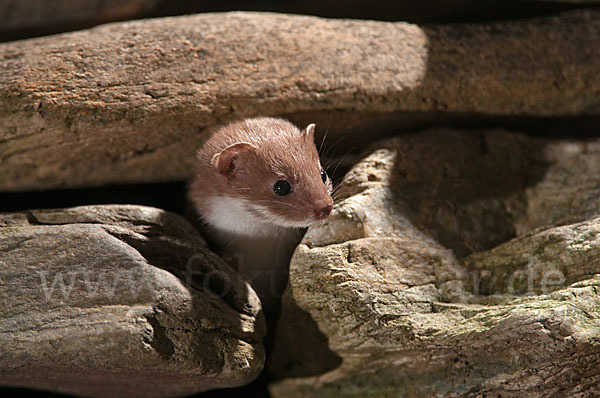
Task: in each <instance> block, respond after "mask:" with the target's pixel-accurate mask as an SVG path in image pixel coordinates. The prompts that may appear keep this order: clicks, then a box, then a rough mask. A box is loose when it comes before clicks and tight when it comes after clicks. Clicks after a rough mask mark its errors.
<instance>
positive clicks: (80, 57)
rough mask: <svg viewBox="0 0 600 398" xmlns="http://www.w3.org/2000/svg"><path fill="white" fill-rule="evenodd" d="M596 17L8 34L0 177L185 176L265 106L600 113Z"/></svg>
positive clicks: (98, 180)
mask: <svg viewBox="0 0 600 398" xmlns="http://www.w3.org/2000/svg"><path fill="white" fill-rule="evenodd" d="M599 16H600V13H598V12H597V11H595V10H585V11H578V12H573V13H566V14H561V15H559V16H553V17H548V18H543V19H531V20H521V21H512V22H503V23H494V24H462V25H461V24H453V25H432V26H427V27H423V28H421V27H418V26H416V25H410V24H406V23H400V22H399V23H386V22H373V21H349V20H325V19H320V18H315V17H306V16H290V15H277V14H267V13H226V14H204V15H195V16H185V17H177V18H163V19H156V20H145V21H137V22H127V23H117V24H111V25H106V26H101V27H98V28H95V29H91V30H87V31H81V32H75V33H69V34H64V35H58V36H53V37H46V38H40V39H35V40H28V41H22V42H15V43H4V44H1V45H0V69H1V70H2V71H3V73H2V74H0V104H1V106H0V190H5V191H19V190H38V189H46V188H58V187H82V186H99V185H104V184H108V183H132V182H149V181H169V180H182V179H187V178H188V177H189V176H190V173H191V172H192V170H193V163H194V152H195V150H196V148H197V147H198V146H199V145H200V144H201V142H202V141H203V140H204V139H206V137H207V136H208V134H210V131H211V129H212V128H214V127H215V126H217V125H219V124H221V123H223V122H226V121H229V120H232V119H236V118H241V117H247V116H253V115H259V114H260V115H284V116H287V117H289V118H291V119H292V120H293V121H296V122H298V123H301V124H304V123H305V122H307V121H308V120H309V119H310V121H315V122H317V126H318V131H319V132H320V134H323V132H324V131H326V130H329V132H330V133H329V139H330V140H331V142H334V141H335V140H336V139H337V138H339V137H342V136H344V137H346V138H347V142H357V140H358V142H360V144H361V145H364V140H365V137H367V139H373V138H376V135H373V133H372V132H373V131H374V129H373V126H374V125H386V126H389V125H391V124H393V126H394V131H396V130H397V129H398V128H401V127H402V126H411V125H414V124H415V123H417V124H423V123H433V122H434V121H435V122H436V123H438V122H439V121H440V118H443V117H444V115H446V116H447V117H453V116H456V115H488V116H489V115H495V116H507V115H528V116H575V115H588V116H598V114H599V113H600V108H598V101H597V92H598V90H600V81H599V80H598V79H597V78H596V77H597V71H598V69H599V68H600V53H599V52H598V51H596V48H597V47H598V44H600V17H599ZM334 114H335V117H332V115H334ZM353 140H354V141H353Z"/></svg>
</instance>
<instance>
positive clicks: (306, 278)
mask: <svg viewBox="0 0 600 398" xmlns="http://www.w3.org/2000/svg"><path fill="white" fill-rule="evenodd" d="M599 143H600V140H594V141H575V140H569V139H564V140H545V139H541V138H531V137H527V136H524V135H521V134H518V133H511V132H507V131H499V130H494V131H484V132H474V131H456V130H449V129H436V130H431V131H428V132H422V133H420V134H406V135H403V136H400V137H398V138H396V139H392V140H389V141H385V142H382V143H380V144H378V145H376V146H375V147H374V148H373V149H372V150H370V151H369V155H368V156H366V157H365V158H364V159H363V160H362V161H361V162H359V163H358V164H357V165H356V166H355V167H354V168H353V169H352V170H351V171H350V172H349V173H348V174H347V176H346V178H345V179H344V181H343V183H342V184H341V187H340V188H339V191H338V194H339V196H340V201H339V203H338V205H337V206H336V209H335V210H334V212H333V213H332V215H331V216H330V218H329V219H328V220H327V221H326V222H324V224H323V225H321V226H319V227H317V228H312V229H310V230H309V232H308V233H307V235H306V236H305V237H304V240H303V243H302V244H301V245H300V246H299V247H298V249H297V251H296V253H295V255H294V257H293V259H292V263H291V266H290V285H289V291H288V292H287V294H288V295H289V297H290V300H289V301H287V302H284V303H285V305H286V307H284V308H283V312H284V313H286V312H293V311H295V310H294V308H293V306H292V307H290V302H291V303H292V304H293V305H294V306H298V307H299V308H300V309H301V311H304V312H307V313H308V314H309V315H310V316H311V317H312V319H313V320H314V322H315V323H316V324H317V326H318V328H319V330H320V331H321V333H323V334H324V335H325V337H326V338H327V339H328V344H329V349H330V350H331V352H330V353H325V354H321V355H324V357H325V358H331V357H332V355H338V356H339V357H341V364H340V365H339V366H337V367H335V368H333V369H331V368H329V369H327V370H328V371H326V372H324V373H321V374H315V373H313V374H312V375H311V374H304V375H303V374H299V373H296V374H292V375H293V376H295V378H289V379H285V380H282V381H278V382H275V383H273V384H272V385H271V387H270V390H271V392H272V395H273V396H274V397H294V396H298V397H300V396H315V397H325V396H333V395H336V396H351V395H352V396H354V395H365V396H432V397H433V396H448V397H470V396H473V397H474V396H481V395H486V396H488V395H489V396H503V397H507V396H508V397H512V396H515V397H516V396H523V395H527V396H532V397H541V396H549V395H553V394H554V395H560V396H596V395H598V394H600V390H599V388H598V386H599V385H600V384H599V383H600V373H599V372H598V369H599V368H600V337H598V336H600V312H599V311H598V308H600V295H599V294H598V291H599V290H598V289H599V288H600V275H599V274H600V260H599V259H600V201H598V200H597V199H598V198H599V197H600V195H599V194H600V180H599V177H598V173H597V170H598V169H597V168H594V167H597V164H598V163H597V162H598V161H599V160H600V151H598V144H599ZM566 148H569V149H570V150H565V149H566ZM575 159H578V161H579V162H578V163H579V164H581V165H582V168H581V169H579V168H577V167H576V163H577V162H575ZM578 174H581V176H580V177H579V176H578V177H575V176H577V175H578ZM570 177H572V178H570ZM586 178H587V180H586ZM584 181H587V182H586V183H584ZM577 188H579V189H581V190H578V189H577ZM545 192H552V193H553V195H555V197H554V198H553V200H552V201H553V203H556V204H557V205H559V206H560V208H558V209H554V210H553V211H552V212H547V206H549V204H547V203H542V202H540V201H538V200H537V198H538V197H539V196H540V195H543V194H544V193H545ZM588 195H589V198H595V199H596V200H595V201H593V200H591V199H589V200H588V199H585V198H587V197H588ZM544 215H545V216H544ZM557 223H561V224H563V225H558V226H557V225H556V224H557ZM287 317H288V318H292V317H293V313H292V314H288V316H287ZM295 330H296V332H295V335H294V337H293V338H296V339H304V340H310V339H314V338H315V337H314V333H313V336H306V335H305V334H304V333H303V332H305V331H307V330H310V329H309V328H304V329H303V328H302V326H301V325H298V326H297V327H296V328H295ZM298 330H300V332H298ZM279 332H280V333H288V334H289V333H290V332H289V331H288V332H286V331H285V328H282V329H280V330H279ZM280 339H282V340H285V339H287V340H292V337H290V336H289V335H284V336H282V337H280ZM296 344H297V345H300V346H301V345H302V344H303V343H302V342H296ZM279 352H280V353H281V354H282V355H284V354H286V353H284V352H282V351H279ZM286 355H294V353H293V352H291V351H288V352H287V354H286ZM294 360H298V361H300V360H302V358H301V357H296V358H294V357H292V358H288V360H287V363H294ZM311 360H312V363H308V365H307V368H309V369H316V367H315V366H314V362H318V358H311ZM296 367H300V368H301V367H302V366H301V365H296ZM283 376H288V375H286V374H283ZM307 376H308V377H307Z"/></svg>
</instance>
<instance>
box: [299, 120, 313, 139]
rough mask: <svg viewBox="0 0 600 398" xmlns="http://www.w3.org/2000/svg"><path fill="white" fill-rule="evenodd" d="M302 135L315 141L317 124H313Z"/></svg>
mask: <svg viewBox="0 0 600 398" xmlns="http://www.w3.org/2000/svg"><path fill="white" fill-rule="evenodd" d="M302 135H303V136H305V137H307V138H309V139H310V140H311V141H314V140H315V124H314V123H311V124H309V125H308V126H306V128H305V129H304V131H303V132H302Z"/></svg>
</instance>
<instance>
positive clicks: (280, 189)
mask: <svg viewBox="0 0 600 398" xmlns="http://www.w3.org/2000/svg"><path fill="white" fill-rule="evenodd" d="M273 192H275V194H277V195H279V196H285V195H287V194H289V193H290V192H292V187H291V186H290V183H289V182H287V181H285V180H279V181H277V182H276V183H275V184H274V185H273Z"/></svg>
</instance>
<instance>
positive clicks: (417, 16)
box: [0, 0, 598, 42]
mask: <svg viewBox="0 0 600 398" xmlns="http://www.w3.org/2000/svg"><path fill="white" fill-rule="evenodd" d="M38 6H39V5H38ZM50 8H51V7H50ZM583 8H598V5H597V4H590V3H577V2H569V1H536V0H530V1H526V0H509V1H501V0H487V1H481V0H453V1H444V2H439V1H435V0H424V1H420V2H416V1H415V2H411V1H397V2H390V1H384V0H375V1H370V2H364V1H361V0H350V1H344V2H342V1H331V0H330V1H327V2H323V1H317V0H304V1H300V0H291V1H285V2H282V1H276V0H261V1H242V0H233V1H227V2H223V1H217V0H209V1H203V2H190V1H185V0H169V1H167V0H161V1H160V2H159V3H158V5H156V6H155V7H154V8H152V9H149V10H145V11H143V10H140V11H138V12H134V13H132V14H130V15H113V14H111V13H109V12H105V13H104V14H99V15H89V14H88V15H86V13H85V12H83V13H82V14H81V15H80V16H75V15H74V16H73V18H72V19H71V20H69V21H66V20H63V21H59V20H55V21H54V22H52V19H50V22H48V21H47V20H44V21H41V20H40V21H36V22H33V23H32V21H31V20H27V21H23V22H22V24H21V25H22V26H23V27H22V28H13V29H5V30H2V28H0V42H2V41H12V40H21V39H27V38H33V37H40V36H47V35H51V34H58V33H64V32H70V31H76V30H81V29H87V28H91V27H94V26H96V25H99V24H103V23H107V22H118V21H123V20H135V19H143V18H159V17H165V16H178V15H187V14H197V13H206V12H228V11H265V12H278V13H288V14H303V15H312V16H317V17H323V18H352V19H370V20H378V21H388V22H395V21H403V22H409V23H415V24H452V23H478V22H490V21H506V20H516V19H524V18H533V17H542V16H547V15H551V14H556V13H560V12H566V11H571V10H577V9H583ZM0 11H2V9H0ZM9 11H10V10H9ZM49 11H52V10H51V9H49ZM105 11H109V10H105ZM38 14H39V12H38ZM13 17H14V16H11V15H10V13H9V14H8V15H7V16H5V17H4V18H13ZM16 17H17V18H22V16H16ZM1 22H2V18H0V25H1ZM11 22H13V25H14V21H11Z"/></svg>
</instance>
